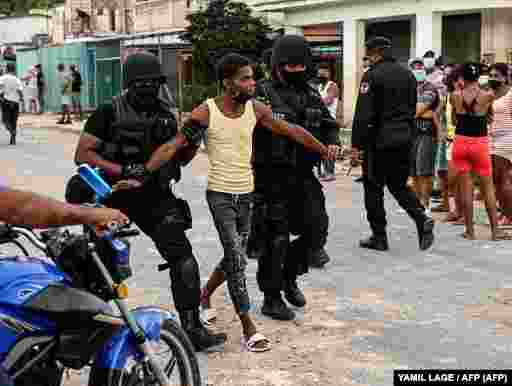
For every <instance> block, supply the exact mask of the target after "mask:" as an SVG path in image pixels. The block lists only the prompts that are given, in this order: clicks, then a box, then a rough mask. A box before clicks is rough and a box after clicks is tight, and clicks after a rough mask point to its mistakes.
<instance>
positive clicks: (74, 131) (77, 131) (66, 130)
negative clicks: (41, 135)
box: [18, 125, 82, 135]
mask: <svg viewBox="0 0 512 386" xmlns="http://www.w3.org/2000/svg"><path fill="white" fill-rule="evenodd" d="M20 128H21V129H22V130H23V129H32V130H48V131H59V132H61V133H69V134H75V135H80V134H81V133H82V130H81V129H74V128H71V127H59V126H44V127H43V126H32V125H21V127H20ZM18 130H19V129H18Z"/></svg>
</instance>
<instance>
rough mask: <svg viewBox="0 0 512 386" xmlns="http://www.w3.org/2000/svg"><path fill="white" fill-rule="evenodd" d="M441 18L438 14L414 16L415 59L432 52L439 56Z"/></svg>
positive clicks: (430, 13) (428, 13) (429, 13)
mask: <svg viewBox="0 0 512 386" xmlns="http://www.w3.org/2000/svg"><path fill="white" fill-rule="evenodd" d="M442 28H443V16H442V14H441V13H438V12H427V13H421V14H416V26H415V32H416V57H423V55H424V54H425V52H427V51H428V50H432V51H434V52H435V54H436V57H437V56H440V55H441V49H442Z"/></svg>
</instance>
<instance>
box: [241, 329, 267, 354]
mask: <svg viewBox="0 0 512 386" xmlns="http://www.w3.org/2000/svg"><path fill="white" fill-rule="evenodd" d="M262 342H264V343H265V346H264V347H256V346H257V344H258V343H262ZM242 346H243V348H244V349H245V350H246V351H249V352H265V351H268V350H270V349H271V348H272V344H271V343H270V340H269V339H268V338H267V337H266V336H265V335H263V334H260V333H259V332H257V333H256V334H253V335H252V336H251V337H250V338H249V339H247V338H246V337H242Z"/></svg>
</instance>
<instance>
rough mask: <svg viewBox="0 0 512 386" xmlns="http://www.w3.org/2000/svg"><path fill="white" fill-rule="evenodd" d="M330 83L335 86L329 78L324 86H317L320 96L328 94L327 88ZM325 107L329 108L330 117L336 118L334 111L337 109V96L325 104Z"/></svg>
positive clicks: (323, 96)
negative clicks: (328, 103)
mask: <svg viewBox="0 0 512 386" xmlns="http://www.w3.org/2000/svg"><path fill="white" fill-rule="evenodd" d="M331 85H334V86H336V83H334V82H333V81H331V80H330V81H328V82H327V83H326V84H325V86H323V87H322V85H319V86H318V91H319V92H320V96H321V97H322V98H325V97H326V96H327V95H328V92H327V91H328V90H329V87H331ZM326 107H327V110H329V113H330V114H331V117H332V119H336V111H337V110H338V98H335V99H334V101H333V102H332V103H331V104H330V105H326Z"/></svg>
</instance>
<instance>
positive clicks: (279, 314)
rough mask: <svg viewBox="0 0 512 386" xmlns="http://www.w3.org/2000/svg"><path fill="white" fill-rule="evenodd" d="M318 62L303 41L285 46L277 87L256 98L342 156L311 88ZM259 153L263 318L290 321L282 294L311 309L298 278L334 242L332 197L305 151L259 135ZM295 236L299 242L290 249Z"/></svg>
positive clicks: (277, 59) (265, 85) (260, 90)
mask: <svg viewBox="0 0 512 386" xmlns="http://www.w3.org/2000/svg"><path fill="white" fill-rule="evenodd" d="M311 62H312V58H311V51H310V48H309V45H308V44H307V42H306V41H305V40H304V38H303V37H301V36H297V35H285V36H283V37H281V38H279V39H278V40H277V41H276V43H275V44H274V47H273V51H272V58H271V65H272V79H271V80H268V81H264V82H262V83H260V84H258V87H257V97H258V99H259V100H261V101H263V102H265V103H268V104H271V105H272V111H273V113H274V114H275V115H276V118H278V119H284V120H286V121H288V122H290V123H295V124H298V125H301V126H303V127H304V128H306V129H307V130H309V131H310V132H311V133H312V134H313V135H314V136H315V137H316V138H317V139H319V140H320V141H321V142H322V143H324V144H326V145H328V147H329V150H330V151H331V152H335V151H336V150H337V148H338V147H337V144H338V141H339V139H338V132H339V127H338V125H337V124H336V122H335V121H334V120H333V119H332V118H331V116H330V115H329V112H328V111H327V109H326V108H325V106H324V104H323V103H322V100H321V97H320V95H319V94H318V91H317V90H315V89H314V88H312V87H311V86H310V85H309V84H308V77H307V68H308V66H311ZM253 146H254V152H253V157H254V159H253V168H254V175H255V198H256V199H255V201H254V212H253V213H254V215H253V219H254V220H255V221H257V219H258V218H259V216H261V218H264V223H263V227H264V228H265V229H264V230H260V231H259V232H261V233H262V235H261V236H260V235H258V234H256V235H252V237H253V238H254V237H256V238H259V239H260V240H261V239H263V240H264V244H265V250H264V251H263V252H262V253H261V254H260V256H259V260H258V273H257V280H258V285H259V288H260V290H261V291H262V292H263V293H264V304H263V307H262V313H263V314H265V315H267V316H270V317H272V318H275V319H280V320H291V319H293V318H294V317H295V314H294V313H293V311H292V310H290V309H289V308H288V307H287V306H286V304H285V303H284V301H283V299H282V295H281V291H284V295H285V298H286V300H287V301H288V302H289V303H290V304H292V305H294V306H296V307H303V306H304V305H305V303H306V299H305V297H304V295H303V293H302V291H301V290H300V289H299V288H298V286H297V277H298V276H299V275H302V274H304V273H306V272H307V271H308V265H309V264H310V262H311V259H314V258H317V256H319V255H320V251H323V252H324V250H323V247H324V245H325V243H326V241H327V229H328V216H327V212H326V209H325V197H324V194H323V191H322V185H321V184H320V182H319V181H318V180H317V178H316V177H315V175H314V173H313V165H314V164H315V162H316V161H317V160H318V159H317V156H316V155H315V154H312V153H308V152H306V150H305V149H304V147H303V146H301V145H296V144H295V143H293V142H291V141H289V140H288V139H287V138H285V137H282V136H277V135H273V134H272V133H271V132H269V131H268V130H255V136H254V143H253ZM260 225H261V224H260ZM252 229H253V230H255V228H254V227H253V228H252ZM256 232H258V231H256ZM290 233H292V234H294V235H297V236H298V237H297V238H296V239H295V240H293V241H292V242H291V243H290ZM324 253H325V252H324Z"/></svg>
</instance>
